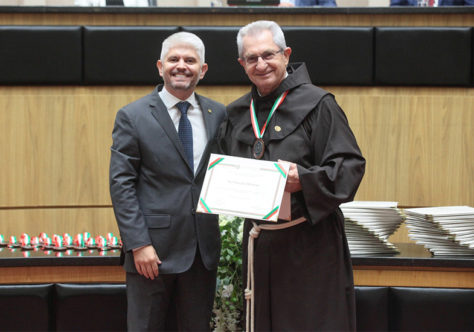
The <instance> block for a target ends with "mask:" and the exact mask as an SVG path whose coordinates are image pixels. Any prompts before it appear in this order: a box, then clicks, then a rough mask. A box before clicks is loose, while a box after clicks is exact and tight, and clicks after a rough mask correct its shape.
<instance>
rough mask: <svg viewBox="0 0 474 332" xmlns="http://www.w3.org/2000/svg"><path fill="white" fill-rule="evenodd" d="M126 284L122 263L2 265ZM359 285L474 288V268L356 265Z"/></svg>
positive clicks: (14, 272)
mask: <svg viewBox="0 0 474 332" xmlns="http://www.w3.org/2000/svg"><path fill="white" fill-rule="evenodd" d="M60 282H61V283H66V282H67V283H101V282H105V283H123V282H125V272H124V271H123V269H122V267H121V266H48V267H42V266H31V267H2V268H0V284H35V283H60ZM354 284H355V285H356V286H403V287H448V288H474V269H448V270H446V269H442V268H430V269H422V268H405V269H401V268H397V267H373V266H371V267H363V266H355V267H354Z"/></svg>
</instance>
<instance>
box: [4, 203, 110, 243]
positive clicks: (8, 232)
mask: <svg viewBox="0 0 474 332" xmlns="http://www.w3.org/2000/svg"><path fill="white" fill-rule="evenodd" d="M41 232H46V233H47V234H48V235H49V236H50V237H52V236H53V234H59V235H62V234H64V233H69V234H70V235H71V236H73V237H74V235H75V234H77V233H84V232H89V233H91V235H92V236H94V237H95V236H97V235H102V236H106V234H107V233H109V232H112V233H113V234H114V235H115V236H117V237H119V232H118V227H117V223H116V222H115V217H114V213H113V210H112V207H110V206H104V207H81V208H77V207H63V208H30V209H25V208H24V209H1V210H0V234H2V235H3V236H4V237H5V239H6V240H8V239H9V238H10V236H12V235H13V236H16V237H17V238H18V239H19V238H20V236H21V234H22V233H27V234H28V235H29V236H30V237H33V236H37V235H39V234H40V233H41Z"/></svg>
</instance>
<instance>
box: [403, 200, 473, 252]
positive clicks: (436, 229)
mask: <svg viewBox="0 0 474 332" xmlns="http://www.w3.org/2000/svg"><path fill="white" fill-rule="evenodd" d="M404 212H405V214H406V224H407V228H408V236H409V237H410V238H411V239H412V240H415V241H416V242H417V243H418V244H421V245H423V246H425V247H426V248H427V249H428V250H429V251H431V253H433V255H474V208H472V207H469V206H439V207H428V208H417V209H405V210H404Z"/></svg>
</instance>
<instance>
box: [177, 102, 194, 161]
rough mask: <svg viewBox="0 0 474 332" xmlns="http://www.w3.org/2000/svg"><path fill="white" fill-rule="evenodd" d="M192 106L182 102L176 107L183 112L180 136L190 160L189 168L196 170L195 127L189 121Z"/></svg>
mask: <svg viewBox="0 0 474 332" xmlns="http://www.w3.org/2000/svg"><path fill="white" fill-rule="evenodd" d="M190 105H191V104H190V103H188V102H187V101H181V102H179V103H177V104H176V107H177V108H178V109H179V111H180V112H181V118H180V119H179V126H178V136H179V139H180V140H181V144H183V147H184V152H185V153H186V158H188V162H189V166H191V169H192V170H194V154H193V127H192V126H191V122H189V119H188V108H189V106H190Z"/></svg>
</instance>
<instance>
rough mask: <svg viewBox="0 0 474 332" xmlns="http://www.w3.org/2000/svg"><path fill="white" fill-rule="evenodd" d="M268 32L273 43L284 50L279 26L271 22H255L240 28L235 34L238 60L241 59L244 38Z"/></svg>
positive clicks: (284, 45) (284, 44) (284, 43)
mask: <svg viewBox="0 0 474 332" xmlns="http://www.w3.org/2000/svg"><path fill="white" fill-rule="evenodd" d="M265 30H269V31H270V32H271V33H272V36H273V41H274V42H275V44H277V46H278V47H279V48H280V49H282V50H283V49H285V48H286V41H285V35H284V34H283V31H282V30H281V28H280V26H279V25H278V24H277V23H276V22H273V21H263V20H262V21H255V22H252V23H249V24H247V25H246V26H244V27H242V28H241V29H240V30H239V33H238V34H237V49H238V51H239V58H242V57H243V52H244V50H243V41H242V40H243V38H244V37H245V36H256V35H258V34H259V33H261V32H263V31H265Z"/></svg>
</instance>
